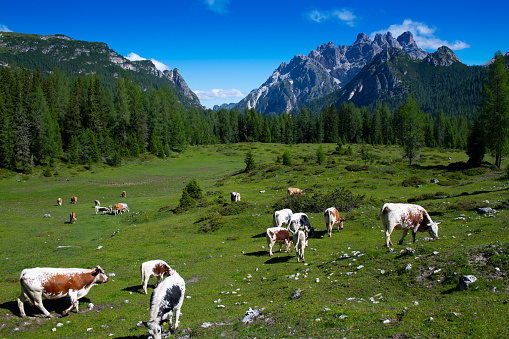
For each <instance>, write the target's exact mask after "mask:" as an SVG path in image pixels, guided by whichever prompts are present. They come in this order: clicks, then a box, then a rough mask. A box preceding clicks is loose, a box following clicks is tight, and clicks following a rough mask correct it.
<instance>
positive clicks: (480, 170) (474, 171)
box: [461, 167, 486, 177]
mask: <svg viewBox="0 0 509 339" xmlns="http://www.w3.org/2000/svg"><path fill="white" fill-rule="evenodd" d="M461 173H463V174H464V175H468V176H469V177H473V176H477V175H483V174H484V173H486V168H484V167H473V168H467V169H464V170H463V171H461Z"/></svg>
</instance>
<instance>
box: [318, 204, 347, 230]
mask: <svg viewBox="0 0 509 339" xmlns="http://www.w3.org/2000/svg"><path fill="white" fill-rule="evenodd" d="M323 218H324V219H325V227H326V228H327V234H328V235H329V237H330V236H332V228H333V227H334V225H338V232H339V230H340V229H343V221H344V220H345V219H343V218H341V217H340V216H339V211H338V210H337V209H336V207H329V208H327V209H326V210H325V212H324V213H323Z"/></svg>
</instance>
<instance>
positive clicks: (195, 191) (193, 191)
mask: <svg viewBox="0 0 509 339" xmlns="http://www.w3.org/2000/svg"><path fill="white" fill-rule="evenodd" d="M186 190H187V193H189V195H190V196H191V198H194V199H201V198H203V190H202V189H201V187H200V185H199V184H198V181H196V179H193V180H191V181H190V182H188V183H187V185H186Z"/></svg>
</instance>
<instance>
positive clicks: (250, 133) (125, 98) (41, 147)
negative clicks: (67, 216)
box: [0, 67, 468, 172]
mask: <svg viewBox="0 0 509 339" xmlns="http://www.w3.org/2000/svg"><path fill="white" fill-rule="evenodd" d="M412 100H413V99H412ZM412 102H414V101H412ZM405 107H406V106H404V105H402V106H401V107H399V108H398V110H401V109H405ZM414 108H415V109H414V111H415V112H416V113H417V114H418V115H419V117H420V121H422V134H423V137H424V139H423V141H424V142H425V145H427V146H438V147H453V148H454V147H456V148H465V147H466V138H467V134H468V121H467V119H466V117H465V116H454V117H447V116H446V115H445V114H444V113H443V112H442V111H439V112H438V113H437V115H436V117H432V115H431V114H424V113H423V112H422V110H420V108H419V107H414ZM398 110H395V111H391V110H390V109H389V107H388V106H379V107H377V108H376V109H375V111H374V113H373V114H370V113H369V111H368V110H367V109H366V108H365V107H360V108H359V107H356V106H355V105H354V104H353V103H350V104H346V103H343V104H341V106H340V107H339V109H336V107H335V106H334V105H331V106H329V107H327V109H325V110H324V111H323V112H320V113H319V114H316V115H313V114H311V112H310V111H309V110H308V109H307V108H306V107H305V106H303V107H302V109H301V111H300V112H299V113H298V114H297V113H296V112H293V111H292V112H289V113H286V112H282V113H281V115H279V116H277V115H270V116H264V115H263V114H261V113H260V112H256V111H255V110H254V109H251V110H245V111H244V112H240V111H239V110H230V111H227V110H226V109H222V110H220V111H218V112H215V111H212V110H208V111H203V110H199V109H197V108H193V107H192V108H190V109H185V108H184V107H183V106H182V104H181V103H180V102H179V101H178V99H177V97H176V96H175V94H174V92H173V91H171V90H169V89H167V88H166V87H164V86H163V87H161V88H160V89H158V90H156V89H154V88H150V89H149V90H148V91H143V90H142V89H141V88H140V87H139V86H138V85H137V84H136V83H135V82H134V81H133V80H130V79H123V78H122V77H119V78H118V80H117V82H116V84H115V86H114V88H113V89H112V90H110V89H109V88H108V87H106V88H105V87H104V86H103V85H102V84H101V81H100V79H99V78H98V76H96V75H90V76H87V77H74V78H72V79H68V78H67V77H66V76H65V74H64V73H63V72H62V71H60V70H59V69H55V70H54V71H53V72H52V73H51V75H50V76H47V77H43V76H41V72H40V71H39V70H38V69H36V70H35V71H33V70H30V69H19V68H10V67H3V68H2V69H1V71H0V162H1V163H0V166H1V167H4V168H8V169H11V170H19V171H24V172H27V171H30V170H31V169H32V168H33V166H36V165H46V164H49V165H51V164H52V163H53V162H54V161H55V160H59V159H60V160H63V161H66V162H70V163H81V164H92V163H95V162H98V161H106V162H108V163H110V164H111V165H120V163H121V159H122V157H129V156H134V157H136V156H138V155H140V154H141V153H143V152H151V153H153V154H156V155H157V156H159V157H167V156H170V155H171V153H172V152H179V151H181V150H183V149H184V148H185V147H186V146H187V145H200V144H212V143H235V142H245V141H261V142H277V143H288V144H291V143H309V142H339V143H361V142H367V143H373V144H402V143H403V142H404V141H403V139H402V136H401V135H399V132H398V131H399V129H400V127H399V126H400V123H401V122H400V117H401V116H402V115H401V114H400V113H398V112H399V111H398Z"/></svg>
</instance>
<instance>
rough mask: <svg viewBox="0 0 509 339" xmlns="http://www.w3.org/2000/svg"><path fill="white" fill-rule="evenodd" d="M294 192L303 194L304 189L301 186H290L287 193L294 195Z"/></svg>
mask: <svg viewBox="0 0 509 339" xmlns="http://www.w3.org/2000/svg"><path fill="white" fill-rule="evenodd" d="M293 194H300V195H302V190H301V189H299V188H295V187H288V192H287V195H288V196H290V195H293Z"/></svg>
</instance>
